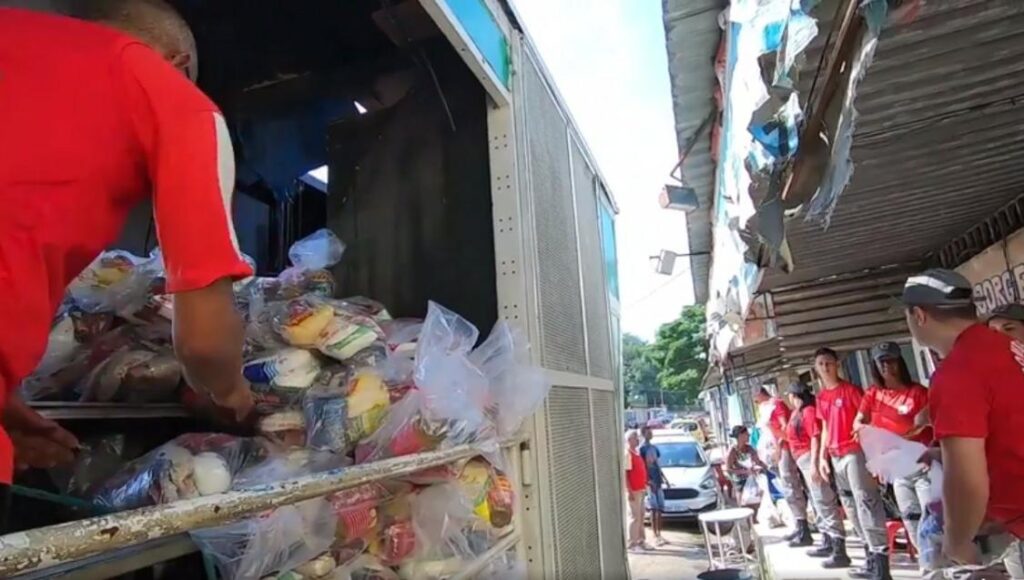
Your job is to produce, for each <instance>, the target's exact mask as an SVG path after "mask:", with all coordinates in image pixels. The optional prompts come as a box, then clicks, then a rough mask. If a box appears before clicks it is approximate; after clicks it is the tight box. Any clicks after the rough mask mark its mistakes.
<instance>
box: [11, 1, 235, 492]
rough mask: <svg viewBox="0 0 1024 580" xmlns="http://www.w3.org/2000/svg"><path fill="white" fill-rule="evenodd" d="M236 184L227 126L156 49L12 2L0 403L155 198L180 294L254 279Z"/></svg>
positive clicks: (171, 286)
mask: <svg viewBox="0 0 1024 580" xmlns="http://www.w3.org/2000/svg"><path fill="white" fill-rule="evenodd" d="M233 189H234V154H233V152H232V150H231V141H230V138H229V136H228V132H227V127H226V125H225V123H224V119H223V118H222V117H221V115H220V113H219V111H218V109H217V107H216V106H214V104H213V103H211V102H210V100H209V99H208V98H207V97H206V96H205V95H203V93H202V92H200V91H199V89H197V88H196V87H195V86H194V85H193V84H192V83H190V82H189V81H188V79H187V78H185V76H184V75H183V74H181V73H180V72H178V71H177V70H176V69H175V68H174V67H173V66H171V65H170V64H169V63H167V62H165V61H164V59H163V58H162V57H161V56H160V55H159V54H158V53H157V52H155V51H153V50H152V49H150V48H148V47H147V46H145V45H143V44H142V43H141V42H139V41H138V40H135V39H134V38H131V37H129V36H127V35H124V34H122V33H120V32H118V31H116V30H114V29H111V28H107V27H105V26H101V25H98V24H92V23H88V22H84V21H80V20H75V19H72V18H66V17H62V16H56V15H53V14H47V13H42V12H32V11H25V10H16V9H4V8H0V207H2V208H4V209H3V210H2V211H0V321H3V324H2V326H0V405H2V404H3V402H4V401H6V396H7V395H8V394H9V393H10V391H12V390H13V388H14V386H15V385H17V384H18V383H19V382H20V381H21V380H22V379H23V378H24V377H25V376H26V375H28V374H29V373H30V372H32V370H33V369H34V368H35V366H36V363H37V362H38V361H39V359H40V357H41V356H42V354H43V351H44V350H45V349H46V341H47V336H48V334H49V330H50V321H51V319H52V317H53V315H54V313H55V312H56V310H57V308H58V306H59V304H60V302H61V300H62V298H63V296H64V289H65V288H66V287H67V285H68V283H70V282H71V280H73V279H74V277H75V276H77V275H78V274H79V273H80V272H81V271H82V270H83V269H84V268H85V267H86V266H87V265H89V263H90V262H91V261H92V260H93V259H94V258H95V257H96V256H97V255H98V254H99V253H100V252H101V251H102V250H104V249H105V248H107V247H109V246H110V245H111V244H112V243H113V242H114V241H116V239H117V237H118V235H119V234H120V232H121V229H122V227H123V226H124V224H125V222H126V220H127V217H128V212H129V210H131V209H132V208H133V207H134V206H135V205H136V204H138V203H139V202H140V201H142V200H143V199H144V198H145V197H146V196H147V195H150V194H151V195H152V197H153V207H154V217H155V220H156V232H157V237H158V239H159V242H160V247H161V250H162V252H163V257H164V261H165V265H166V268H167V288H168V291H170V292H181V291H186V290H194V289H198V288H203V287H205V286H208V285H210V284H211V283H212V282H214V281H216V280H218V279H220V278H224V277H231V278H242V277H245V276H248V275H250V274H251V271H250V268H249V267H248V266H247V265H246V263H245V262H244V261H243V259H242V257H241V255H240V253H239V251H238V245H237V242H236V240H235V235H234V230H233V227H232V224H231V213H230V204H231V194H232V191H233ZM0 440H2V441H0V482H9V481H10V480H11V469H12V468H11V461H12V451H11V447H10V444H9V441H8V440H7V438H6V437H5V436H3V437H0Z"/></svg>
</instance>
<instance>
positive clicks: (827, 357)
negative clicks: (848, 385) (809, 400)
mask: <svg viewBox="0 0 1024 580" xmlns="http://www.w3.org/2000/svg"><path fill="white" fill-rule="evenodd" d="M814 372H815V373H817V374H818V378H819V379H821V382H822V383H824V385H825V386H826V387H832V386H835V385H836V384H837V383H838V382H839V355H838V354H837V353H836V351H834V350H832V349H831V348H828V347H822V348H819V349H818V350H817V351H815V353H814Z"/></svg>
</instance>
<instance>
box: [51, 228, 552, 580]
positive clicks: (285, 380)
mask: <svg viewBox="0 0 1024 580" xmlns="http://www.w3.org/2000/svg"><path fill="white" fill-rule="evenodd" d="M343 251H344V246H343V244H342V243H341V241H340V240H338V239H337V238H336V237H335V236H334V235H333V234H331V233H330V232H328V231H326V230H321V231H319V232H316V233H315V234H313V235H312V236H310V237H308V238H305V239H303V240H300V241H299V242H296V244H295V245H294V246H293V247H292V249H291V251H290V252H289V256H290V258H291V260H292V263H293V266H292V267H291V268H289V269H288V270H286V271H284V272H283V273H281V275H279V276H277V277H275V278H258V277H257V278H251V279H249V280H247V281H244V282H240V283H238V284H236V294H237V298H238V300H237V304H238V306H239V308H240V310H241V311H242V312H243V315H244V317H245V320H246V321H247V332H246V363H245V366H244V371H243V372H244V375H245V377H246V378H247V379H248V380H249V381H250V383H251V384H252V389H253V392H254V394H255V395H256V399H257V409H258V412H259V414H260V418H259V421H258V429H257V430H258V433H257V436H256V437H251V438H239V437H233V436H228V435H220V434H187V435H182V436H180V437H178V438H176V439H175V440H173V441H171V442H169V443H166V444H164V445H163V446H161V447H159V448H157V449H156V450H153V451H151V452H150V453H148V454H146V455H144V456H142V457H141V458H139V459H137V460H135V461H132V462H130V463H128V464H126V465H124V466H123V467H122V468H121V469H120V470H119V471H118V472H117V473H115V474H114V475H112V476H109V477H107V478H105V479H103V480H102V481H98V482H95V483H92V484H90V485H84V484H83V483H82V482H81V481H79V482H77V483H78V489H79V490H85V491H84V493H86V494H87V495H88V496H89V497H90V498H91V499H92V501H93V502H94V503H95V504H96V505H97V506H100V507H102V508H104V509H107V510H123V509H132V508H137V507H143V506H148V505H155V504H161V503H167V502H171V501H177V500H185V499H191V498H196V497H201V496H207V495H211V494H216V493H222V492H225V491H230V490H234V491H239V490H245V489H249V488H252V487H255V486H265V485H267V484H270V483H273V482H276V481H281V480H285V479H289V478H293V477H297V476H301V475H308V474H312V473H318V472H322V471H327V470H337V469H343V468H344V467H346V466H348V465H352V464H360V463H366V462H370V461H377V460H382V459H388V458H393V457H399V456H403V455H410V454H414V453H421V452H427V451H433V450H438V449H443V448H447V447H451V446H456V445H462V444H473V445H475V446H476V447H477V448H478V449H479V450H480V451H481V455H482V456H483V457H480V458H477V459H474V460H472V461H469V462H467V463H464V464H460V465H446V466H443V467H440V468H435V469H430V470H426V471H424V472H421V473H417V474H414V475H412V476H409V477H405V478H402V479H400V480H394V481H385V482H382V483H374V484H367V485H364V486H361V487H357V488H355V489H350V490H346V491H343V492H339V493H336V494H332V495H330V496H327V497H324V498H318V499H316V500H310V501H307V502H303V503H300V504H297V505H293V506H282V507H279V508H276V509H273V510H269V511H268V512H265V513H262V514H259V515H257V516H254V517H251V518H248V519H246V520H243V521H240V522H236V523H232V524H230V525H227V526H222V527H218V528H213V529H209V530H203V531H200V532H195V533H194V537H195V540H196V542H197V543H198V545H199V546H200V547H201V548H202V550H203V551H204V553H206V554H207V555H208V556H209V557H211V558H213V560H214V561H215V562H216V563H217V565H218V568H219V570H220V573H221V576H222V577H223V578H227V579H250V578H252V579H260V578H264V577H268V578H282V579H285V578H288V579H291V578H334V577H338V578H341V577H344V578H349V577H350V578H416V579H421V578H422V579H427V578H438V577H443V576H447V575H450V573H451V572H452V571H458V569H459V568H460V567H462V566H464V565H465V564H466V562H468V561H471V560H473V559H475V558H476V557H478V556H479V555H480V554H482V553H483V552H485V551H487V550H488V549H489V548H490V547H491V546H493V545H494V542H495V541H496V540H497V539H498V538H500V536H501V535H502V534H503V533H505V532H507V531H509V530H510V525H511V521H512V514H513V511H514V501H515V498H514V497H513V491H512V490H513V486H512V484H511V482H510V481H509V479H508V476H507V474H506V473H505V472H504V471H503V469H502V468H503V465H502V458H501V453H500V448H499V445H498V442H499V441H500V440H501V439H502V438H504V437H508V436H511V435H514V434H515V433H516V432H517V431H518V430H519V428H520V427H521V424H522V422H523V420H524V419H526V418H527V417H529V416H530V415H532V414H533V413H534V412H535V411H536V410H537V409H538V408H539V406H540V405H541V404H542V402H543V400H544V398H545V397H546V396H547V393H548V390H549V389H550V385H549V383H548V382H547V380H546V379H545V376H544V374H543V372H542V371H541V370H540V369H538V368H535V367H533V366H531V365H530V364H529V363H528V361H529V356H528V348H529V347H528V344H527V342H526V341H525V340H524V337H523V336H522V335H521V334H520V333H518V332H517V331H516V330H515V329H514V328H512V327H510V326H509V325H507V324H506V323H504V322H499V323H498V324H497V325H495V327H494V329H493V330H492V332H491V334H490V335H489V336H488V337H487V339H486V340H484V341H483V342H482V343H480V344H479V346H477V342H478V341H479V338H480V334H479V331H478V330H477V329H476V327H474V326H473V325H472V324H471V323H469V322H468V321H467V320H465V319H463V318H462V317H460V316H458V315H457V314H455V313H454V312H452V311H450V310H447V309H445V308H444V307H442V306H440V305H438V304H434V303H430V304H429V305H428V309H427V315H426V317H425V319H423V320H414V319H398V320H395V319H393V318H392V317H391V316H390V314H389V313H388V311H387V309H386V308H385V307H384V306H383V305H381V304H379V303H377V302H375V301H373V300H370V299H367V298H362V297H354V298H346V299H336V298H335V297H334V291H335V287H336V285H335V282H334V279H333V278H332V277H331V274H330V272H329V271H328V270H327V268H328V267H330V266H331V265H333V264H334V263H336V262H337V261H338V260H339V259H340V258H341V255H342V253H343ZM122 258H123V259H122ZM150 260H151V261H158V260H159V255H158V254H156V255H154V257H152V258H151V259H150ZM98 262H99V264H98V265H99V266H102V267H96V266H97V265H96V264H94V267H95V268H92V269H91V270H95V271H92V272H87V274H83V278H82V285H80V287H79V288H77V289H76V288H75V287H74V286H75V285H73V287H72V288H71V289H69V295H70V296H71V303H72V304H74V307H72V308H68V309H67V310H66V312H65V314H66V315H67V316H68V319H67V320H70V323H68V322H65V321H64V320H59V321H58V323H57V325H55V327H54V333H55V334H58V329H60V334H61V336H60V337H55V336H51V345H50V346H51V350H52V352H50V351H48V353H47V356H48V359H49V358H50V357H51V355H52V360H51V361H50V362H51V366H47V367H46V368H43V366H42V365H41V368H40V370H39V371H38V372H37V373H36V377H35V379H39V380H40V381H42V379H43V378H44V377H45V378H47V379H52V378H53V375H54V373H53V372H52V369H54V368H58V367H59V366H60V365H58V364H57V363H56V362H55V361H57V359H58V358H60V359H61V361H64V362H66V361H74V360H77V358H76V357H80V356H82V355H83V354H84V355H86V358H99V357H100V355H98V354H96V353H97V352H98V346H97V345H100V344H102V345H103V348H102V351H103V352H104V353H106V352H111V353H114V354H111V355H106V356H105V357H103V358H104V360H103V361H101V362H100V363H97V364H96V365H93V366H92V367H90V368H91V369H92V370H91V371H90V372H89V373H86V375H87V376H85V378H84V381H83V379H82V377H79V380H78V382H77V384H76V386H75V389H77V390H76V392H80V393H83V394H84V393H92V395H90V396H93V397H96V399H99V398H100V397H103V398H105V400H139V399H138V395H135V394H133V393H135V391H136V390H140V389H135V388H134V386H135V385H136V384H139V385H142V386H145V388H146V389H148V390H147V391H146V392H149V393H152V392H157V391H159V390H160V389H158V388H157V385H154V384H151V383H153V382H154V381H152V380H151V377H150V375H151V374H153V373H154V372H155V370H156V369H162V367H163V365H176V362H174V360H173V357H171V358H170V360H167V359H166V358H161V357H164V356H165V355H169V353H170V351H169V334H168V335H167V336H166V337H164V338H163V340H162V341H155V340H152V339H150V334H151V333H154V332H155V331H156V329H161V331H164V330H167V329H169V326H168V325H167V324H166V322H167V317H166V316H165V314H166V313H168V312H169V307H170V306H169V305H170V303H169V301H167V300H166V299H165V298H164V297H163V296H162V295H161V294H160V289H161V288H162V281H161V278H162V267H161V266H159V265H158V264H156V263H155V262H150V261H140V260H137V259H131V258H128V257H124V256H119V257H118V259H117V260H114V259H113V258H111V259H109V260H107V261H104V259H103V258H101V260H99V261H98ZM76 284H78V282H76ZM143 288H144V289H143ZM101 289H102V291H101ZM115 289H116V291H115ZM85 290H88V291H85ZM101 304H102V306H100V305H101ZM96 313H103V314H106V315H108V317H107V318H105V319H104V320H117V324H116V325H111V326H110V327H109V328H103V329H102V330H101V331H92V332H90V333H88V334H85V333H78V332H77V331H78V328H79V327H84V326H85V325H84V324H83V322H82V321H83V320H85V319H87V318H88V317H89V316H94V315H96ZM76 321H77V324H78V326H75V324H76ZM69 324H70V325H71V326H70V327H69V326H68V325H69ZM105 324H106V323H105ZM62 325H63V326H62ZM69 328H70V330H69ZM68 333H71V334H73V335H74V336H73V339H74V347H73V348H67V347H66V343H67V342H68V340H67V339H68ZM79 334H81V337H79ZM122 334H123V335H125V336H122ZM111 335H114V336H118V337H121V338H122V339H123V340H121V341H114V340H113V339H112V338H108V337H109V336H111ZM107 341H111V344H109V345H108V344H107ZM150 345H152V349H150ZM157 345H159V347H157ZM58 346H59V347H60V348H58ZM145 349H150V350H146V352H152V353H153V354H152V356H151V357H149V358H145V357H143V356H142V355H141V354H131V353H137V352H140V351H143V350H145ZM159 349H165V350H159ZM72 351H73V354H68V352H72ZM115 354H116V356H115ZM125 366H127V367H128V370H127V371H124V372H122V371H121V369H122V368H123V367H125ZM104 367H116V368H117V369H118V371H117V372H116V373H113V374H114V377H115V379H116V380H114V379H111V378H110V377H108V375H107V374H105V373H104V372H103V371H102V369H103V368H104ZM140 367H141V368H142V369H143V370H145V371H147V372H148V374H147V372H142V371H141V370H132V369H137V368H140ZM96 369H100V370H96ZM176 372H177V374H176V375H174V382H175V386H177V384H178V383H179V382H180V381H181V375H180V369H176ZM56 374H60V372H59V371H58V372H57V373H56ZM92 375H96V377H95V378H93V377H92ZM147 381H148V382H147ZM167 382H168V383H169V382H170V377H169V378H168V380H167ZM36 384H39V383H36ZM159 386H161V387H162V386H163V383H161V384H160V385H159ZM128 387H132V388H131V389H129V388H128ZM36 392H39V391H38V389H37V390H36ZM160 392H163V391H160ZM95 393H99V394H98V395H97V394H95ZM111 393H112V394H111ZM83 396H84V395H83ZM133 397H134V399H132V398H133ZM484 457H486V459H485V458H484ZM510 568H515V567H514V566H511V567H510ZM339 574H343V575H342V576H339Z"/></svg>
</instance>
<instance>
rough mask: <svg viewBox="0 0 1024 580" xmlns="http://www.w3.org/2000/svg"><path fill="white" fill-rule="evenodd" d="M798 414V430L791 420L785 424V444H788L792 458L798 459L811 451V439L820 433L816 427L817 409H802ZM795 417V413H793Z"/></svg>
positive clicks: (818, 427) (819, 429)
mask: <svg viewBox="0 0 1024 580" xmlns="http://www.w3.org/2000/svg"><path fill="white" fill-rule="evenodd" d="M799 413H800V429H799V430H797V428H796V425H795V424H794V421H793V420H792V419H793V418H792V417H791V418H790V421H789V423H787V424H786V442H787V443H789V451H790V453H792V454H793V457H794V458H799V457H801V456H803V455H805V454H806V453H808V452H810V450H811V437H817V436H818V434H820V433H821V426H820V425H818V411H817V407H804V408H803V409H801V410H800V411H799ZM793 414H794V415H796V413H795V412H794V413H793Z"/></svg>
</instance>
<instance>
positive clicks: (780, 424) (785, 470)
mask: <svg viewBox="0 0 1024 580" xmlns="http://www.w3.org/2000/svg"><path fill="white" fill-rule="evenodd" d="M754 402H755V403H757V405H758V408H759V409H761V412H762V413H767V415H768V417H767V421H766V422H765V424H766V425H767V427H768V430H769V431H770V432H771V436H772V439H773V440H774V442H775V455H774V456H773V457H772V458H771V462H772V463H774V464H775V465H776V466H777V469H778V473H779V478H780V479H782V483H783V485H784V486H785V495H786V503H787V504H789V509H790V511H791V512H792V513H793V518H794V519H795V520H796V529H795V530H794V531H793V533H791V534H789V535H788V536H786V538H785V539H786V540H787V541H789V542H790V546H792V547H794V548H796V547H800V546H810V545H811V544H813V543H814V538H813V537H812V536H811V527H810V524H809V523H808V522H807V493H806V492H805V490H804V485H803V482H802V481H801V479H800V468H799V467H798V466H797V464H796V459H795V458H794V457H793V453H792V452H791V451H790V449H789V441H788V439H787V437H786V427H787V425H788V424H789V415H790V410H789V407H787V406H786V403H784V402H783V401H782V399H780V398H778V397H773V396H772V395H771V393H769V392H768V389H766V388H764V387H761V388H760V389H759V390H758V391H757V392H756V393H754ZM762 436H763V435H762Z"/></svg>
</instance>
